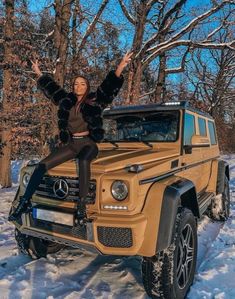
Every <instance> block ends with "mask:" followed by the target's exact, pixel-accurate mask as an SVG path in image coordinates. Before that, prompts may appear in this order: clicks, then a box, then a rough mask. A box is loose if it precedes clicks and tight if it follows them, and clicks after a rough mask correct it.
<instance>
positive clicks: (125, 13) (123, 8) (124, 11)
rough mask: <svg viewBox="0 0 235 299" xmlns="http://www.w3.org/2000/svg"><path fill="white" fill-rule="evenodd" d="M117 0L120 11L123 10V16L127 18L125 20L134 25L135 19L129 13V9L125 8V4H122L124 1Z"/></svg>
mask: <svg viewBox="0 0 235 299" xmlns="http://www.w3.org/2000/svg"><path fill="white" fill-rule="evenodd" d="M118 1H119V4H120V6H121V8H122V11H123V13H124V15H125V17H126V18H127V20H128V21H129V22H130V23H131V24H133V25H135V23H136V19H135V18H134V17H133V16H132V15H131V14H130V13H129V11H128V10H127V8H126V6H125V4H124V2H123V0H118Z"/></svg>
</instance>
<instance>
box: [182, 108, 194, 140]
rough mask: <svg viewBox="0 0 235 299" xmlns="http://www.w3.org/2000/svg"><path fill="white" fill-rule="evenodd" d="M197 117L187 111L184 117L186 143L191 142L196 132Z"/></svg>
mask: <svg viewBox="0 0 235 299" xmlns="http://www.w3.org/2000/svg"><path fill="white" fill-rule="evenodd" d="M195 132H196V131H195V117H194V116H193V115H192V114H188V113H185V117H184V145H189V144H191V138H192V136H193V135H194V134H195Z"/></svg>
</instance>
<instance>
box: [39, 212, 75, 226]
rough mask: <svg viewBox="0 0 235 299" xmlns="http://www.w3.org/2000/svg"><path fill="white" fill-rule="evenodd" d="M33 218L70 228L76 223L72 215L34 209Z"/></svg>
mask: <svg viewBox="0 0 235 299" xmlns="http://www.w3.org/2000/svg"><path fill="white" fill-rule="evenodd" d="M33 218H36V219H39V220H45V221H49V222H53V223H58V224H64V225H69V226H73V222H74V219H73V215H72V214H67V213H62V212H54V211H48V210H43V209H37V208H34V209H33Z"/></svg>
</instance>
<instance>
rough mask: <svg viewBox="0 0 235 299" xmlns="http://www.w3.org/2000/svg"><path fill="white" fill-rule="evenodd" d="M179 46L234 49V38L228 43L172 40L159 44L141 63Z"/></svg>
mask: <svg viewBox="0 0 235 299" xmlns="http://www.w3.org/2000/svg"><path fill="white" fill-rule="evenodd" d="M179 46H188V47H190V48H192V49H193V48H204V49H224V48H229V49H231V50H234V51H235V40H233V41H231V42H228V43H211V42H196V41H195V42H194V41H192V40H177V41H174V42H171V43H169V44H164V45H163V46H161V44H159V48H158V49H157V50H156V51H155V52H154V53H153V54H151V55H150V56H149V57H147V58H146V59H143V60H142V63H143V64H148V63H149V62H150V61H151V60H153V59H154V58H155V57H157V56H158V55H160V54H162V53H164V52H166V51H169V50H171V49H173V48H176V47H179Z"/></svg>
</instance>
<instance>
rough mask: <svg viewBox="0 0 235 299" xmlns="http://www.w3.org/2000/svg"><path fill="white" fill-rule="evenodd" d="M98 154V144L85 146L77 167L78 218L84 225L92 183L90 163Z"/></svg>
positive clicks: (78, 158) (79, 156)
mask: <svg viewBox="0 0 235 299" xmlns="http://www.w3.org/2000/svg"><path fill="white" fill-rule="evenodd" d="M97 154H98V147H97V145H96V143H94V142H92V143H89V144H88V145H85V146H84V148H83V149H82V150H81V152H80V153H79V155H78V156H77V159H76V160H75V161H76V165H77V171H78V176H79V197H80V198H79V201H78V206H77V213H76V218H77V221H78V222H79V223H80V224H82V222H83V221H84V218H86V196H87V194H88V192H89V182H90V175H91V173H90V172H91V171H90V162H91V160H92V159H94V158H95V157H96V156H97Z"/></svg>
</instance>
